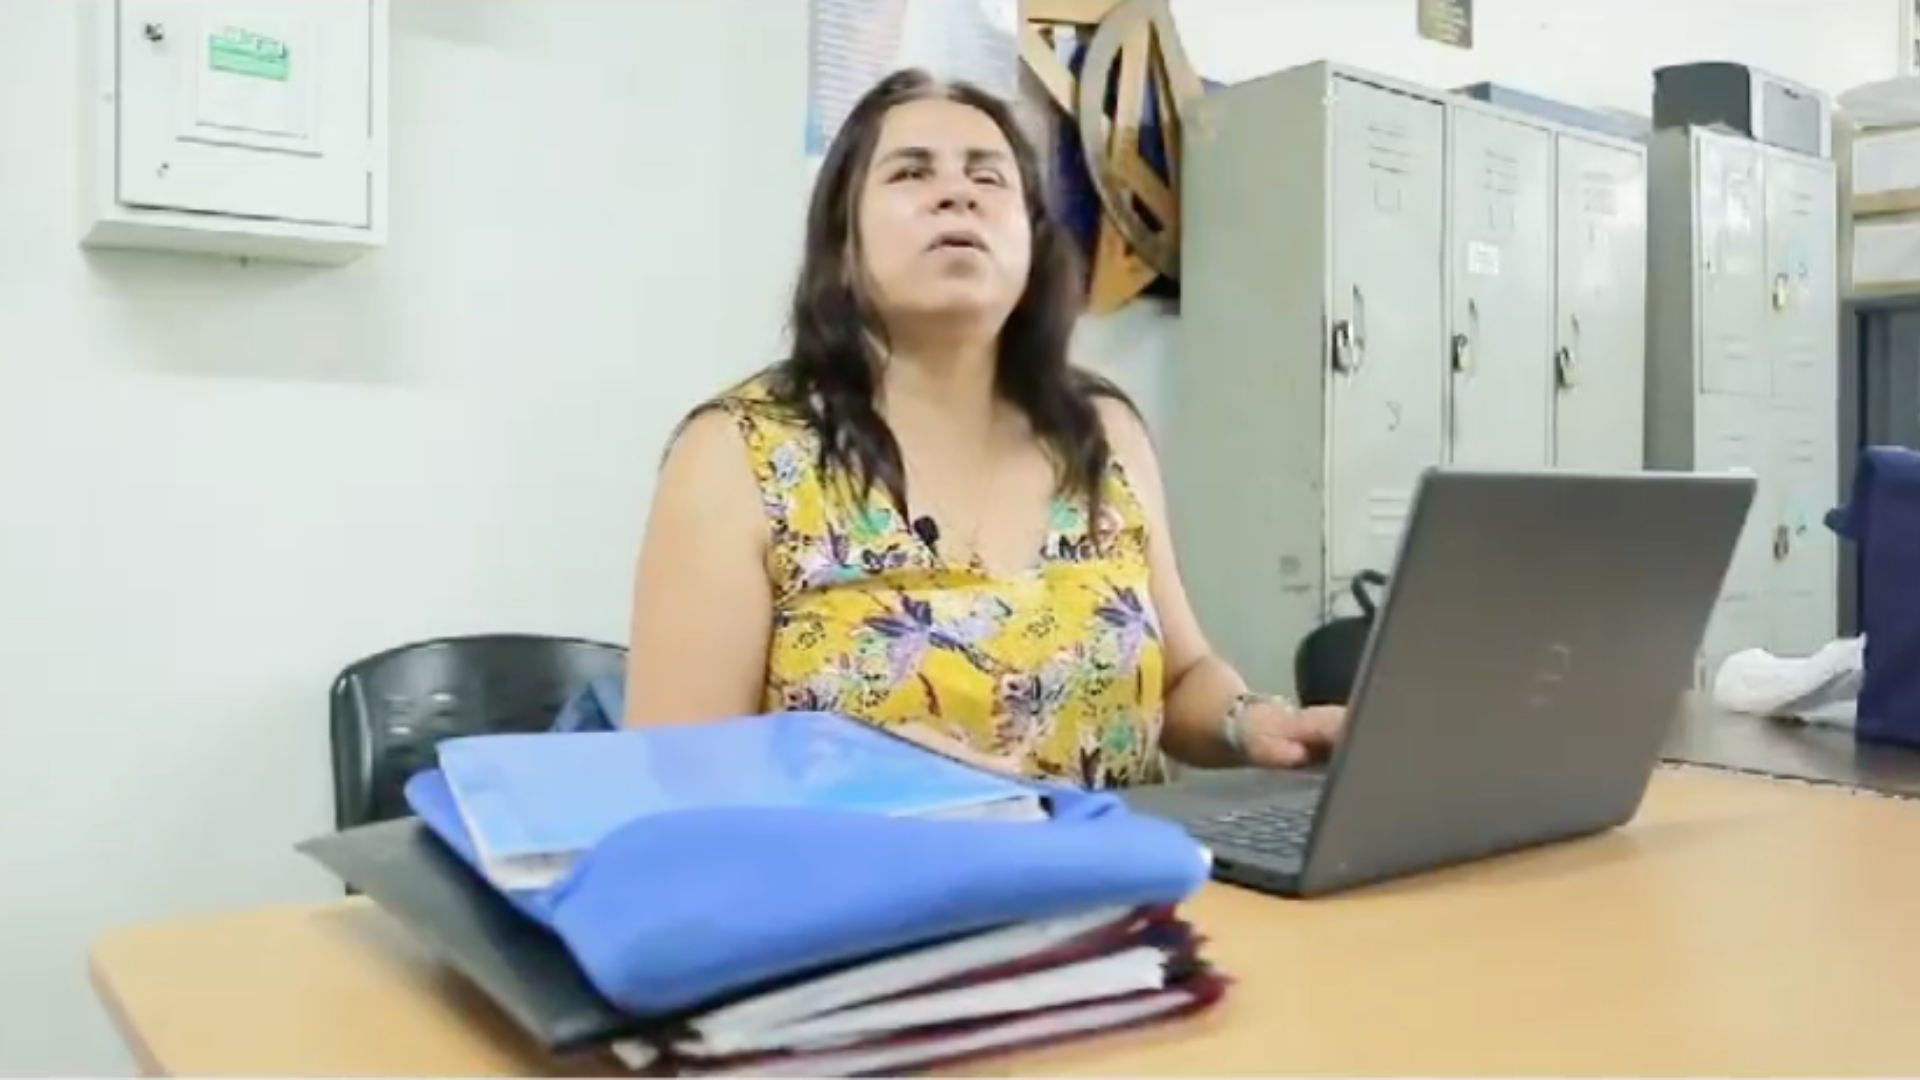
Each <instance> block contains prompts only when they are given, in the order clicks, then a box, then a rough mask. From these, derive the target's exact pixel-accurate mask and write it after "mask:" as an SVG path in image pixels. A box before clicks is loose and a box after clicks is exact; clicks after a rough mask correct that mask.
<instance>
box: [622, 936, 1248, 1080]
mask: <svg viewBox="0 0 1920 1080" xmlns="http://www.w3.org/2000/svg"><path fill="white" fill-rule="evenodd" d="M1199 944H1200V942H1199V939H1198V937H1197V936H1196V935H1195V934H1194V932H1193V929H1192V927H1190V926H1188V925H1187V924H1185V923H1184V922H1181V921H1180V920H1179V919H1178V918H1176V917H1175V915H1174V913H1173V911H1172V910H1171V909H1141V910H1135V911H1116V910H1108V911H1096V912H1091V913H1088V914H1085V915H1079V916H1073V917H1068V918H1061V919H1050V920H1043V921H1039V922H1034V923H1029V924H1024V925H1018V926H1012V927H1007V928H1003V929H1000V930H995V931H990V932H987V933H983V934H979V935H974V936H970V937H966V938H962V939H960V940H957V941H952V942H944V943H940V944H937V945H933V946H929V947H927V948H923V949H917V950H913V951H910V952H907V953H903V954H899V955H896V956H890V957H884V958H880V959H876V960H873V961H870V962H866V963H860V964H855V965H853V966H850V967H847V968H843V969H840V970H837V971H833V972H830V973H828V974H825V975H821V976H819V977H816V978H811V979H805V980H802V981H800V982H798V983H795V984H792V985H788V986H785V987H782V988H780V989H777V990H773V991H769V992H766V993H763V994H756V995H753V996H749V997H747V998H745V999H743V1000H740V1001H736V1002H733V1003H730V1004H727V1005H723V1006H721V1007H719V1008H716V1009H713V1010H711V1011H708V1012H704V1013H700V1014H698V1015H695V1016H693V1017H692V1018H690V1019H688V1020H686V1021H684V1022H682V1023H681V1024H677V1025H673V1026H672V1027H670V1028H668V1029H667V1030H664V1031H660V1032H656V1033H654V1034H653V1035H651V1036H650V1037H646V1038H630V1039H623V1040H620V1041H618V1042H616V1043H615V1044H614V1046H613V1049H614V1052H615V1054H616V1055H617V1056H618V1057H619V1059H620V1061H621V1062H622V1063H623V1064H625V1065H626V1066H627V1067H628V1068H630V1069H633V1070H635V1071H642V1072H649V1073H655V1074H662V1073H670V1074H673V1075H679V1076H860V1075H867V1074H872V1073H892V1072H898V1071H900V1070H902V1069H908V1068H918V1067H922V1066H926V1065H931V1064H935V1063H942V1062H951V1061H954V1060H957V1059H961V1058H967V1057H974V1056H978V1055H981V1054H987V1053H992V1052H996V1051H1004V1050H1011V1049H1014V1048H1017V1047H1022V1046H1034V1045H1040V1044H1045V1043H1052V1042H1059V1041H1062V1040H1065V1039H1069V1038H1075V1037H1082V1036H1086V1035H1091V1034H1094V1033H1097V1032H1102V1031H1109V1030H1114V1029H1118V1028H1124V1027H1132V1026H1135V1025H1138V1024H1142V1023H1146V1022H1149V1021H1153V1020H1160V1019H1165V1018H1168V1017H1171V1016H1175V1015H1179V1014H1182V1013H1186V1012H1190V1011H1193V1010H1195V1009H1198V1008H1200V1007H1202V1006H1205V1005H1207V1004H1209V1003H1211V1002H1212V1001H1214V1000H1215V999H1216V998H1218V996H1219V995H1220V992H1221V991H1222V989H1223V988H1224V983H1223V981H1222V980H1221V979H1220V978H1219V977H1218V976H1217V975H1215V974H1214V973H1212V972H1211V971H1210V970H1209V969H1208V968H1207V966H1206V965H1205V963H1204V962H1202V961H1201V960H1200V958H1199Z"/></svg>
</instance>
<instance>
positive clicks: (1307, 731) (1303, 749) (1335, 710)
mask: <svg viewBox="0 0 1920 1080" xmlns="http://www.w3.org/2000/svg"><path fill="white" fill-rule="evenodd" d="M1346 723H1347V710H1346V709H1345V708H1344V707H1342V706H1339V705H1313V706H1309V707H1307V708H1304V709H1296V708H1294V707H1292V706H1291V705H1288V704H1287V703H1285V702H1283V701H1264V702H1261V703H1259V704H1257V705H1254V706H1253V707H1251V708H1249V709H1248V710H1247V714H1246V716H1245V717H1244V718H1243V719H1242V720H1241V721H1240V738H1241V741H1242V743H1243V745H1244V746H1245V748H1246V755H1247V761H1248V762H1249V763H1251V764H1254V765H1259V766H1263V767H1265V768H1269V769H1295V768H1299V767H1300V766H1302V765H1311V764H1313V763H1314V762H1316V761H1323V760H1325V759H1326V757H1327V755H1328V754H1330V753H1331V752H1332V751H1333V744H1334V743H1336V742H1338V741H1339V740H1340V732H1341V730H1342V729H1343V728H1345V727H1346Z"/></svg>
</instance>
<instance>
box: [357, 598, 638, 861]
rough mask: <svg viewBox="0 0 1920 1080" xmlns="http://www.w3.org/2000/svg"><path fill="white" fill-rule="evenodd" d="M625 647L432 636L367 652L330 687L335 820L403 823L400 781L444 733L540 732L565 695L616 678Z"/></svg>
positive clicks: (427, 761) (425, 763) (525, 637)
mask: <svg viewBox="0 0 1920 1080" xmlns="http://www.w3.org/2000/svg"><path fill="white" fill-rule="evenodd" d="M626 665H627V650H626V649H624V648H622V647H621V646H618V645H609V644H607V643H605V642H599V641H588V640H583V639H579V638H553V637H543V636H539V635H535V634H482V635H474V636H471V637H450V638H439V639H436V640H433V641H421V642H416V643H414V644H411V645H402V646H399V647H398V648H393V649H388V650H386V651H385V652H380V653H375V654H374V655H372V656H368V657H365V658H364V659H361V660H357V661H355V662H354V663H352V664H350V665H348V666H347V667H346V668H345V669H344V670H343V671H341V672H340V674H339V676H338V677H337V678H335V679H334V681H333V691H332V694H331V708H330V718H329V722H330V727H331V733H332V741H333V805H334V824H335V826H336V827H338V828H341V829H349V828H352V827H354V826H356V825H367V824H371V823H373V822H377V821H390V820H393V819H395V818H401V817H406V816H407V815H408V814H410V813H411V811H410V810H409V809H408V808H407V804H406V798H405V796H404V794H403V788H404V786H405V784H406V782H407V778H408V777H410V776H412V775H413V774H414V773H416V772H418V771H419V770H421V769H423V768H426V767H429V766H431V765H432V764H433V763H434V761H435V757H434V747H435V746H437V745H438V744H439V742H440V740H442V739H445V738H447V737H449V736H453V735H479V734H492V733H497V732H531V731H545V730H547V728H549V727H550V726H551V725H552V724H553V721H554V718H555V716H556V715H557V714H558V713H559V712H560V709H561V707H562V706H564V705H565V704H566V703H567V701H568V699H570V698H571V697H573V695H574V694H576V693H577V692H579V691H580V690H581V689H582V688H583V687H585V686H586V685H587V684H588V683H590V682H593V681H594V680H596V679H603V678H619V677H620V676H621V675H622V674H623V673H624V672H625V671H626Z"/></svg>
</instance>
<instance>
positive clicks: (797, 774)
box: [438, 712, 1038, 888]
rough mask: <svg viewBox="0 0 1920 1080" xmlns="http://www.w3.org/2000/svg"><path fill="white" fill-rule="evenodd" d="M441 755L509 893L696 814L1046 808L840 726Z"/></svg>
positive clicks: (920, 753) (611, 738)
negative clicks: (630, 833)
mask: <svg viewBox="0 0 1920 1080" xmlns="http://www.w3.org/2000/svg"><path fill="white" fill-rule="evenodd" d="M438 752H439V758H440V769H441V772H442V773H443V774H444V775H445V776H446V778H447V786H448V787H449V789H450V790H451V791H452V793H453V796H454V802H455V804H456V805H457V806H458V807H459V810H460V815H461V819H462V821H464V822H465V824H466V828H467V832H468V833H469V837H468V838H469V839H470V840H472V841H473V846H474V848H475V850H476V851H477V852H478V853H479V854H480V855H481V864H482V867H483V870H485V871H486V872H487V876H488V877H489V878H491V879H492V880H493V882H494V884H495V885H497V886H499V887H502V888H509V887H527V886H533V887H539V886H542V885H546V884H550V883H552V882H553V881H554V880H555V879H556V878H557V877H559V876H562V875H563V874H564V873H565V870H566V867H567V864H568V863H570V862H571V861H572V860H573V859H574V858H575V857H577V856H578V854H579V853H581V852H585V851H587V850H589V849H590V848H592V847H593V845H594V844H596V843H597V842H599V840H600V839H601V838H602V837H604V836H606V835H608V834H609V833H611V832H612V831H613V830H614V829H616V828H618V827H619V826H621V825H623V824H625V823H627V822H629V821H633V820H635V819H637V818H640V817H645V816H649V815H653V814H661V813H671V812H675V811H679V810H686V809H692V808H699V807H715V806H758V807H765V808H771V807H794V806H813V807H833V808H839V809H844V810H859V811H863V812H866V813H872V814H898V815H901V816H926V817H933V816H945V817H988V816H993V817H1001V818H1006V817H1012V818H1031V817H1034V816H1037V814H1038V808H1037V803H1038V796H1037V795H1036V794H1035V792H1034V791H1033V789H1031V788H1030V787H1028V786H1026V785H1025V784H1022V783H1018V782H1016V781H1013V780H1010V779H1007V778H1005V777H1001V776H996V775H994V774H992V773H989V772H984V771H982V770H980V769H976V768H973V767H971V766H968V765H963V764H961V763H960V762H958V761H954V760H953V759H951V758H947V757H943V756H941V755H939V754H932V753H928V752H927V751H926V750H925V749H923V748H921V747H919V746H916V745H914V744H913V743H911V742H908V741H907V740H905V739H901V738H898V737H896V736H893V735H890V734H888V733H886V732H884V731H882V730H880V729H878V728H875V727H873V726H871V725H869V724H863V723H860V722H859V721H857V720H853V719H850V718H848V717H845V716H838V715H835V714H832V713H822V712H784V713H772V714H768V715H763V716H743V717H739V718H736V719H731V720H721V721H716V722H713V723H701V724H663V725H657V726H652V727H647V728H643V729H632V730H615V731H596V732H583V733H579V734H572V735H560V734H532V733H526V734H493V735H469V736H463V737H458V738H452V739H448V740H446V741H445V742H442V743H441V744H440V746H439V751H438Z"/></svg>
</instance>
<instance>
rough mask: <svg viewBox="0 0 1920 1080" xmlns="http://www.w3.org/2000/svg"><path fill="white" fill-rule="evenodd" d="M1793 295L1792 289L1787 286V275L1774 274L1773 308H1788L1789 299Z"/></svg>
mask: <svg viewBox="0 0 1920 1080" xmlns="http://www.w3.org/2000/svg"><path fill="white" fill-rule="evenodd" d="M1792 296H1793V293H1792V290H1791V289H1790V288H1788V286H1787V275H1785V274H1775V275H1773V310H1775V311H1785V310H1787V301H1788V300H1790V299H1792Z"/></svg>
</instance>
